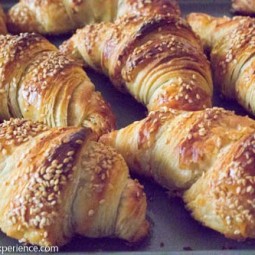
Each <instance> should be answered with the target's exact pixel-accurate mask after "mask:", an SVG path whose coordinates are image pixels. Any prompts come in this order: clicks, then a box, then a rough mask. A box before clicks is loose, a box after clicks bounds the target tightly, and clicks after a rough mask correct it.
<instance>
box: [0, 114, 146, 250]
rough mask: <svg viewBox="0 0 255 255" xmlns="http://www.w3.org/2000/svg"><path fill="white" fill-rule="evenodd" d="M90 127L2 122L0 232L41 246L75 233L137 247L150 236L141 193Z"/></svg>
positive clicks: (120, 161)
mask: <svg viewBox="0 0 255 255" xmlns="http://www.w3.org/2000/svg"><path fill="white" fill-rule="evenodd" d="M93 140H94V138H93V136H91V132H90V131H89V130H88V129H84V128H78V127H63V128H61V127H59V128H49V127H47V126H45V125H44V124H41V123H37V122H31V121H28V120H21V119H11V120H10V121H5V122H4V123H3V124H0V146H1V153H0V159H1V163H0V180H1V185H0V192H1V201H0V214H1V215H2V216H1V219H0V228H1V230H2V231H3V232H4V233H6V234H7V235H8V236H10V237H13V238H16V239H20V240H21V241H22V242H28V243H31V244H37V245H43V246H48V245H63V244H65V243H66V242H68V241H69V240H70V239H71V237H72V236H73V235H74V234H75V233H78V234H80V235H83V236H86V237H104V236H110V237H118V238H122V239H125V240H128V241H137V240H140V239H141V238H143V237H144V236H145V235H147V233H148V222H147V221H146V220H145V212H146V197H145V194H144V192H143V187H142V186H141V185H140V184H139V183H138V181H136V180H132V179H130V178H129V174H128V168H127V166H126V163H125V161H124V159H123V158H122V157H121V156H120V155H119V154H118V153H117V152H116V151H115V150H114V149H112V148H110V147H108V146H105V145H103V144H100V143H97V142H95V141H93Z"/></svg>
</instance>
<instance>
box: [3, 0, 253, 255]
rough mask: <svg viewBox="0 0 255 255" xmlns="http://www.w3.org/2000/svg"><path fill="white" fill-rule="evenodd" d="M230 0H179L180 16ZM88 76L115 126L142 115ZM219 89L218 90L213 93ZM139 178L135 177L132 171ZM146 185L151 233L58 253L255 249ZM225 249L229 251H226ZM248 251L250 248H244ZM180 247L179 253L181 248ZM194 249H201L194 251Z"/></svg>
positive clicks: (218, 10) (226, 5) (219, 7)
mask: <svg viewBox="0 0 255 255" xmlns="http://www.w3.org/2000/svg"><path fill="white" fill-rule="evenodd" d="M15 2H17V1H11V0H6V1H4V0H3V1H2V4H3V6H4V8H5V9H8V8H9V7H10V6H11V5H13V4H14V3H15ZM230 5H231V4H230V1H224V0H207V1H206V0H200V1H199V0H194V1H192V0H183V1H180V6H181V9H182V13H183V15H186V14H187V13H189V12H206V13H210V14H212V15H215V16H222V15H230V12H229V10H230ZM67 38H68V36H64V37H49V38H48V39H49V40H50V41H51V42H53V43H55V44H56V45H58V44H59V43H61V42H62V41H63V40H65V39H67ZM87 71H88V75H89V77H90V78H91V79H92V81H93V82H94V84H95V85H96V87H97V90H99V91H101V92H102V94H103V96H104V98H105V99H106V100H107V101H108V102H110V104H111V106H112V109H113V111H114V113H115V115H116V117H117V125H118V128H121V127H125V126H127V125H128V124H130V123H132V122H133V121H135V120H140V119H142V118H144V117H145V116H146V109H145V108H144V107H143V106H141V105H140V104H138V103H137V102H136V101H135V100H134V99H133V98H132V97H131V96H128V95H123V94H120V93H119V92H118V91H116V90H115V89H114V88H113V87H112V85H111V83H110V81H109V80H108V79H107V78H106V77H104V76H102V75H99V74H97V73H95V72H93V71H91V70H87ZM216 94H217V93H216ZM214 105H215V106H223V107H225V108H227V109H230V110H235V111H236V112H237V113H239V114H246V113H245V112H244V110H242V109H241V108H240V107H239V106H237V105H236V104H235V103H233V102H224V101H222V100H221V99H220V98H219V97H218V96H217V95H216V96H215V100H214ZM135 177H137V178H139V177H138V176H135ZM139 180H140V182H141V183H142V184H143V185H144V186H145V191H146V194H147V197H148V212H147V216H148V219H149V220H150V222H151V225H152V227H151V233H150V236H149V237H148V238H147V239H146V240H145V241H143V242H142V243H140V244H137V245H135V246H130V245H128V244H127V243H125V242H123V241H120V240H114V239H95V240H93V239H87V238H83V237H77V236H76V237H75V238H73V240H72V241H71V242H70V243H69V244H68V245H66V246H65V247H63V248H61V249H60V251H62V252H86V251H87V252H98V253H101V252H102V251H106V252H113V251H115V252H120V251H122V252H123V251H126V252H128V251H136V252H137V254H140V253H141V252H164V253H165V252H171V251H172V252H173V254H183V253H184V254H186V252H185V251H187V250H193V252H189V254H204V253H206V252H205V251H209V252H208V253H207V254H222V253H224V254H225V253H226V254H240V253H239V252H238V251H235V252H234V251H232V249H234V250H246V252H244V251H243V252H242V254H254V253H255V251H254V252H252V251H251V250H255V241H246V242H236V241H233V240H229V239H226V238H224V237H223V236H222V235H221V234H219V233H216V232H215V231H213V230H210V229H208V228H205V227H203V226H201V225H200V224H199V223H198V222H197V221H195V220H193V219H192V217H191V215H190V213H189V212H188V211H186V210H185V207H184V204H183V202H182V201H181V199H178V198H173V197H169V196H168V194H167V191H166V190H164V189H162V188H161V187H160V186H158V185H157V184H154V183H153V182H151V181H149V180H144V179H143V178H139ZM17 244H18V242H17V241H16V240H13V239H11V238H8V237H6V235H5V234H3V233H1V232H0V246H3V245H13V246H15V245H17ZM223 250H231V251H224V252H223ZM248 250H250V252H249V251H248ZM181 251H182V252H181ZM198 251H200V252H199V253H198Z"/></svg>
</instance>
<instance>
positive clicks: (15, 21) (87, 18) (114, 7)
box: [8, 0, 180, 34]
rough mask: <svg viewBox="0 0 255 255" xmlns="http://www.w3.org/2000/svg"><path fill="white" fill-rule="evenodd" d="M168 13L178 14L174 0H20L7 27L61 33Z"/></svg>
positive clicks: (20, 30) (9, 16) (11, 29)
mask: <svg viewBox="0 0 255 255" xmlns="http://www.w3.org/2000/svg"><path fill="white" fill-rule="evenodd" d="M169 11H171V12H172V11H174V12H177V13H179V12H180V11H179V7H178V5H177V4H176V1H175V0H171V1H169V0H150V1H147V0H104V1H102V0H79V1H77V0H44V1H41V0H33V1H30V0H20V1H19V3H18V4H16V5H14V6H13V7H12V8H11V9H10V11H9V14H8V28H9V30H10V31H11V32H15V33H17V32H39V33H41V34H61V33H66V32H70V31H72V30H74V29H76V28H79V27H83V26H84V25H86V24H91V23H96V22H101V21H113V20H114V19H115V18H116V17H117V16H120V15H126V14H128V15H130V14H137V13H139V14H140V15H145V16H147V15H154V14H155V13H166V12H169Z"/></svg>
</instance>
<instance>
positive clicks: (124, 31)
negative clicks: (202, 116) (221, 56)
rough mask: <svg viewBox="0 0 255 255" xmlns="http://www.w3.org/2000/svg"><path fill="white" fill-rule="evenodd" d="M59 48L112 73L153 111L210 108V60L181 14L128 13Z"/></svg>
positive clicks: (79, 34) (121, 86)
mask: <svg viewBox="0 0 255 255" xmlns="http://www.w3.org/2000/svg"><path fill="white" fill-rule="evenodd" d="M60 50H61V51H62V52H64V53H66V54H71V55H72V57H74V58H76V59H80V60H82V59H83V61H84V63H85V65H86V66H89V67H91V68H93V69H95V70H97V71H99V72H103V73H104V74H106V75H107V76H109V77H110V79H111V81H112V83H113V84H114V86H115V87H116V88H118V89H119V90H121V91H127V92H129V93H130V94H131V95H132V96H133V97H134V98H135V99H136V100H137V101H139V102H141V103H143V104H144V105H145V106H147V108H148V110H149V111H152V110H158V109H160V108H162V107H167V108H175V109H182V110H201V109H203V108H206V107H210V106H211V97H212V81H211V71H210V66H209V62H208V61H207V59H206V57H205V55H204V54H203V49H202V46H201V43H200V40H199V39H198V38H197V37H196V36H195V35H194V33H193V32H192V31H191V29H190V27H189V26H188V24H187V23H186V22H185V21H184V20H183V19H181V18H180V17H178V16H177V15H154V16H152V17H146V18H144V17H137V16H132V17H124V18H120V19H118V20H117V21H116V22H115V23H100V24H95V25H90V26H86V27H85V28H83V29H80V30H77V32H76V34H75V35H73V36H72V37H71V38H70V39H69V40H68V41H66V42H64V44H63V45H62V46H61V47H60Z"/></svg>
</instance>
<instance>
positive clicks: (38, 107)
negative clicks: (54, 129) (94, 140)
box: [0, 33, 115, 135]
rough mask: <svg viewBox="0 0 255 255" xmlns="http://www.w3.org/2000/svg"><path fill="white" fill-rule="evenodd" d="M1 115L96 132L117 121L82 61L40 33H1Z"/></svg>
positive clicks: (108, 128) (101, 131) (110, 127)
mask: <svg viewBox="0 0 255 255" xmlns="http://www.w3.org/2000/svg"><path fill="white" fill-rule="evenodd" d="M0 66H1V68H0V101H1V107H0V118H1V119H9V118H11V117H17V118H22V117H24V118H26V119H30V120H34V121H40V122H44V123H46V124H48V125H50V126H84V127H90V128H91V129H93V130H94V131H95V133H96V134H97V135H101V134H103V133H106V132H109V131H110V130H112V129H113V128H114V123H115V119H114V117H113V114H112V112H111V110H110V108H109V106H108V104H107V103H106V102H105V101H104V100H103V98H102V96H101V94H100V93H99V92H95V88H94V85H93V84H92V83H91V81H90V80H89V78H88V77H87V75H86V73H85V72H84V71H83V69H82V67H81V65H80V64H79V63H78V62H76V61H74V60H73V59H71V58H69V57H67V56H64V55H63V54H61V53H60V52H59V51H58V50H57V48H56V47H55V46H54V45H52V44H51V43H49V42H48V41H47V40H46V39H44V38H43V37H41V36H40V35H36V34H28V33H24V34H21V35H19V36H11V35H7V36H0Z"/></svg>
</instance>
